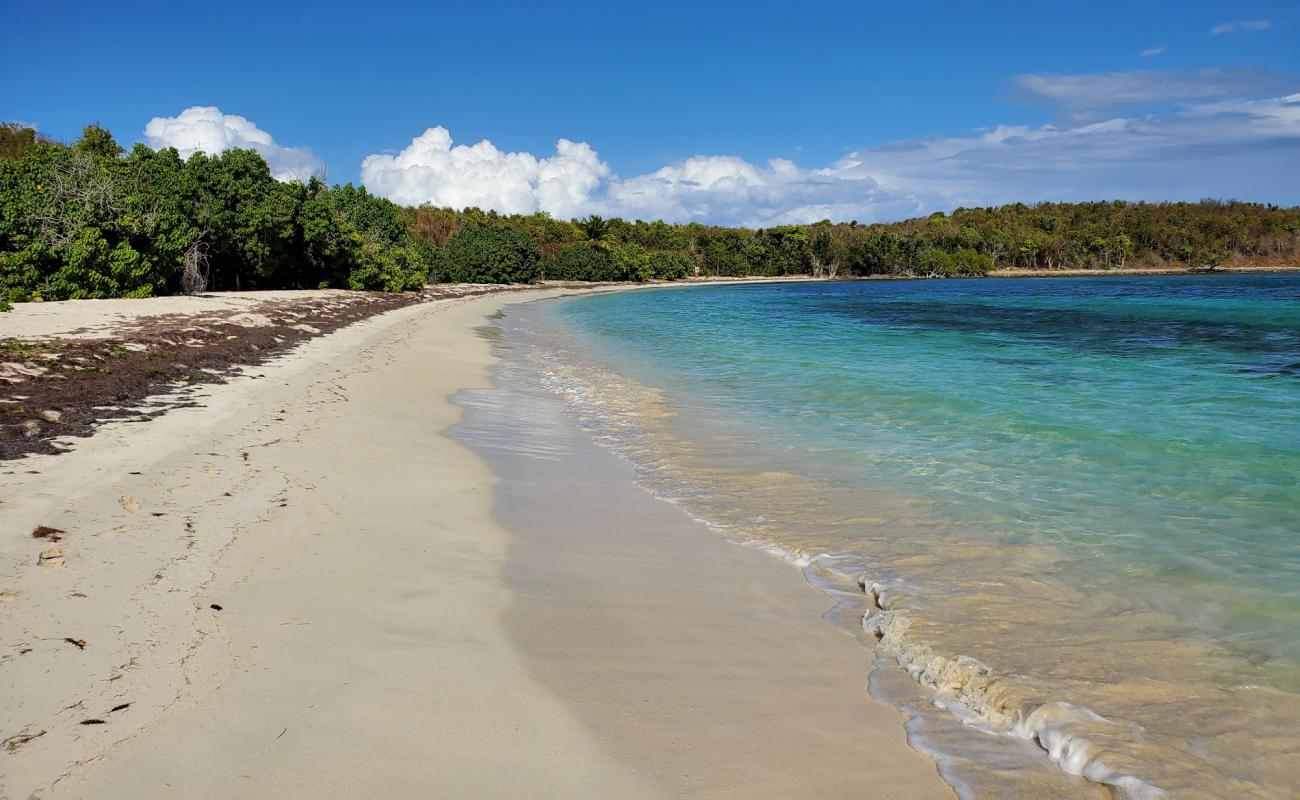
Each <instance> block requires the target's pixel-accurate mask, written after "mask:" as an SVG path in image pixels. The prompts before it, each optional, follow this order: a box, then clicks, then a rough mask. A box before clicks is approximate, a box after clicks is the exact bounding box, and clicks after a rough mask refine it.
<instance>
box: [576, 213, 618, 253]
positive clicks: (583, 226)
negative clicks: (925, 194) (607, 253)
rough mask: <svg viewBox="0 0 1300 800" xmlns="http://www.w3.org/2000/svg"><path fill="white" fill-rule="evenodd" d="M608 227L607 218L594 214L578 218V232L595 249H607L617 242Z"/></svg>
mask: <svg viewBox="0 0 1300 800" xmlns="http://www.w3.org/2000/svg"><path fill="white" fill-rule="evenodd" d="M609 228H610V225H609V220H607V219H605V218H604V217H598V216H596V215H595V214H592V215H591V216H589V217H587V218H586V219H580V220H578V233H580V234H581V235H582V238H583V239H584V240H585V241H586V242H587V244H589V245H591V246H592V247H594V248H596V249H597V250H609V249H610V248H611V247H613V246H614V245H615V244H617V242H615V241H614V237H613V234H611V233H610V229H609Z"/></svg>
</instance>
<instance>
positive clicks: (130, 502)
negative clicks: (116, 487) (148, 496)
mask: <svg viewBox="0 0 1300 800" xmlns="http://www.w3.org/2000/svg"><path fill="white" fill-rule="evenodd" d="M117 502H119V503H121V504H122V508H125V509H126V510H127V511H139V510H140V505H141V504H140V498H138V497H132V496H131V495H129V494H124V495H122V496H121V497H119V498H117Z"/></svg>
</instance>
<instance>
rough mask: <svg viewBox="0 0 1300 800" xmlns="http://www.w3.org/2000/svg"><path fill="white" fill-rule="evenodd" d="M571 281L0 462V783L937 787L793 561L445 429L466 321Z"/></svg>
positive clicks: (575, 792) (354, 337) (12, 792)
mask: <svg viewBox="0 0 1300 800" xmlns="http://www.w3.org/2000/svg"><path fill="white" fill-rule="evenodd" d="M565 291H568V290H531V291H528V292H526V293H511V292H501V293H496V294H490V295H487V296H484V297H476V298H442V299H437V300H433V301H431V302H425V303H420V304H417V305H410V306H407V307H403V308H399V309H397V310H393V311H388V312H387V313H384V314H381V315H378V316H373V317H369V318H366V319H363V320H361V321H357V322H353V323H352V324H350V325H348V326H346V327H343V328H341V329H339V330H337V331H334V332H333V333H330V334H328V335H323V336H318V337H314V338H310V339H308V340H306V341H304V342H302V343H300V344H298V345H297V346H296V347H295V348H294V349H293V350H292V351H291V352H289V353H287V354H286V355H283V356H280V357H278V358H276V359H275V360H272V361H270V362H267V363H264V364H259V365H256V366H254V367H251V368H249V369H248V370H246V371H245V374H243V375H240V376H235V377H231V378H230V379H229V380H228V382H226V383H224V384H220V385H212V386H201V387H199V388H198V389H197V390H195V392H194V393H193V395H192V396H190V400H192V401H193V402H191V403H189V404H186V405H184V406H182V407H176V408H171V409H169V410H168V411H167V412H166V413H165V414H162V415H160V416H157V417H156V418H154V419H152V420H150V421H148V422H134V423H133V422H115V423H111V424H109V425H106V426H104V427H102V428H100V429H98V430H97V431H96V433H95V435H93V436H91V437H90V438H86V439H81V440H79V441H77V442H76V444H75V446H73V447H72V448H71V451H70V452H67V453H63V454H58V455H51V454H38V455H33V456H29V457H27V458H24V459H21V460H11V461H7V462H4V465H3V471H4V483H3V487H4V488H3V491H2V492H0V501H2V502H0V520H2V521H3V525H2V526H0V529H3V531H4V539H3V544H2V545H0V564H2V571H0V576H2V577H0V581H3V584H2V585H0V592H2V593H3V594H2V596H3V604H0V609H3V616H2V618H0V641H2V642H3V646H4V650H3V653H0V685H2V686H3V692H4V695H5V696H6V698H8V700H7V702H6V703H5V704H4V707H3V711H2V714H3V716H2V717H0V726H2V727H0V738H3V739H4V751H3V752H0V797H13V798H26V797H31V796H35V797H48V798H61V797H69V798H71V797H87V798H89V797H95V798H112V797H133V798H148V797H196V796H209V797H221V796H234V795H237V794H238V795H247V796H271V795H274V796H285V797H350V796H358V795H362V794H365V795H370V796H381V797H382V796H398V795H417V796H421V795H423V796H427V795H436V796H444V797H513V796H520V795H523V794H529V795H540V796H556V797H671V796H697V797H729V796H734V797H788V796H791V795H792V794H796V793H797V794H798V795H799V796H805V797H819V796H826V797H828V796H832V795H837V794H841V793H843V792H845V791H850V790H857V789H861V788H862V787H864V786H869V787H871V792H872V794H873V796H876V797H899V798H902V797H909V798H911V797H950V796H952V790H951V789H950V788H949V787H948V785H947V784H945V783H944V782H943V780H942V779H941V778H940V776H939V774H938V771H937V769H936V767H935V765H934V763H933V762H932V761H930V760H929V759H927V758H926V757H924V756H922V755H921V754H919V753H918V752H916V751H914V750H912V749H911V748H909V747H908V744H907V741H906V736H905V732H904V721H905V717H904V715H903V714H902V713H900V712H899V711H898V710H896V709H895V708H893V707H891V706H888V705H885V704H883V703H879V702H876V701H874V700H872V699H871V697H870V696H869V695H868V692H867V686H866V682H867V671H868V669H869V667H870V663H871V662H870V653H869V652H868V651H867V650H864V649H863V648H862V647H861V646H860V644H859V641H858V640H857V638H855V637H854V636H851V635H847V634H846V633H844V632H843V631H841V630H839V629H837V628H836V627H834V626H832V625H829V624H827V623H826V622H824V621H823V620H822V619H820V615H821V614H822V613H823V612H825V611H826V610H827V609H828V608H829V607H830V605H831V603H830V602H829V601H828V600H827V598H826V597H825V596H823V595H822V594H820V593H818V592H817V591H816V590H814V589H813V588H812V587H811V586H809V585H808V584H807V583H805V582H804V581H803V580H802V578H801V576H800V575H799V573H798V572H797V571H794V570H791V569H789V567H788V566H786V565H784V564H782V563H781V562H779V561H778V560H776V559H773V558H771V557H769V556H767V555H765V554H763V553H761V552H758V551H755V550H752V549H746V548H740V547H736V546H734V545H732V544H729V543H727V542H726V541H724V540H723V539H721V538H720V537H716V536H713V535H712V534H711V532H710V531H708V530H707V529H706V528H704V526H702V525H701V524H699V523H697V522H695V521H693V520H692V519H691V518H690V517H688V516H687V515H686V514H684V513H682V512H680V511H679V510H677V509H674V508H673V507H672V506H670V505H668V504H666V503H663V502H661V501H659V500H657V499H655V498H654V497H652V496H651V495H650V494H648V493H646V492H645V491H643V490H641V489H640V488H638V487H637V486H636V485H635V484H634V482H633V475H632V472H631V467H630V466H629V465H627V464H625V463H623V462H619V461H618V460H617V459H616V458H615V457H614V456H613V455H611V454H609V453H607V452H604V451H601V450H598V449H596V448H595V447H594V446H593V445H591V443H590V442H589V441H588V442H585V446H584V443H583V442H582V441H581V440H580V439H575V440H573V442H571V449H570V450H568V451H566V452H568V453H569V458H568V459H567V460H564V461H562V462H557V463H556V464H553V465H551V466H550V467H549V468H548V469H547V470H546V471H545V475H546V476H547V477H546V479H545V480H542V479H541V477H539V476H540V475H541V474H542V473H539V472H537V471H536V470H533V471H531V472H530V471H529V469H530V468H529V467H528V465H527V464H525V463H524V462H523V461H521V460H518V459H516V460H513V461H512V460H511V459H509V458H507V457H506V456H504V455H497V456H495V457H492V458H490V459H485V458H484V457H483V456H482V455H481V454H479V453H476V452H474V451H473V450H471V449H470V448H469V447H467V446H466V444H464V443H462V442H461V441H458V440H456V439H454V438H450V437H449V436H447V435H446V432H447V431H448V430H449V429H453V428H456V427H457V426H458V425H460V423H461V422H462V420H463V418H464V415H465V409H464V407H463V406H462V405H461V404H459V403H458V402H456V401H455V399H454V398H456V397H457V396H460V395H463V393H465V392H467V391H473V390H476V389H482V388H485V387H488V386H489V384H490V368H491V366H492V364H493V363H494V358H495V357H494V355H493V350H492V342H491V341H490V339H489V338H488V337H485V336H484V335H483V334H482V331H481V330H480V329H481V328H482V327H483V326H484V325H485V323H486V322H487V320H488V319H489V317H492V316H494V315H499V314H500V313H501V311H502V309H503V308H504V307H506V306H508V305H509V304H511V303H517V302H521V301H524V300H536V299H541V298H544V297H548V296H555V295H558V294H561V293H563V292H565ZM107 302H117V301H107ZM53 305H54V304H51V307H53ZM507 313H508V309H507ZM574 435H575V436H577V435H578V434H577V432H576V431H575V432H574ZM41 526H44V527H46V528H47V529H50V530H53V531H56V533H53V534H51V533H48V532H47V533H46V535H45V537H44V538H41V539H34V538H33V537H32V535H31V534H32V533H33V532H34V531H35V530H37V529H38V528H39V527H41ZM52 537H57V539H58V541H57V542H56V541H54V540H53V538H52ZM53 549H57V550H58V551H59V552H58V553H57V554H51V553H50V552H49V551H51V550H53ZM42 552H45V553H47V557H46V558H45V559H42V558H41V553H42Z"/></svg>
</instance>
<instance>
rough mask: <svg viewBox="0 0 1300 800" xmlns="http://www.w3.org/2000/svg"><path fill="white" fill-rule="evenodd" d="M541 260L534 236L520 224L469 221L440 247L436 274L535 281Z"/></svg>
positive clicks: (452, 278)
mask: <svg viewBox="0 0 1300 800" xmlns="http://www.w3.org/2000/svg"><path fill="white" fill-rule="evenodd" d="M541 260H542V256H541V253H540V252H538V250H537V245H535V244H533V240H532V238H530V237H529V236H528V234H526V233H524V232H523V231H520V230H518V229H517V228H514V227H512V226H509V225H502V224H492V223H489V224H479V225H469V226H466V227H464V228H461V229H460V231H459V232H457V234H456V235H455V236H453V237H451V239H450V240H449V241H448V242H447V245H446V246H445V247H443V248H442V249H441V250H439V251H438V259H437V265H436V267H435V277H436V279H437V280H439V281H443V282H448V283H532V282H533V281H535V280H537V276H538V266H539V263H540V262H541Z"/></svg>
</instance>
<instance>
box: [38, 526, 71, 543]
mask: <svg viewBox="0 0 1300 800" xmlns="http://www.w3.org/2000/svg"><path fill="white" fill-rule="evenodd" d="M65 533H67V531H64V530H60V529H59V528H51V527H50V526H48V525H38V526H36V530H34V531H32V538H33V539H47V540H49V541H51V542H55V543H58V542H61V541H63V534H65Z"/></svg>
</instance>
